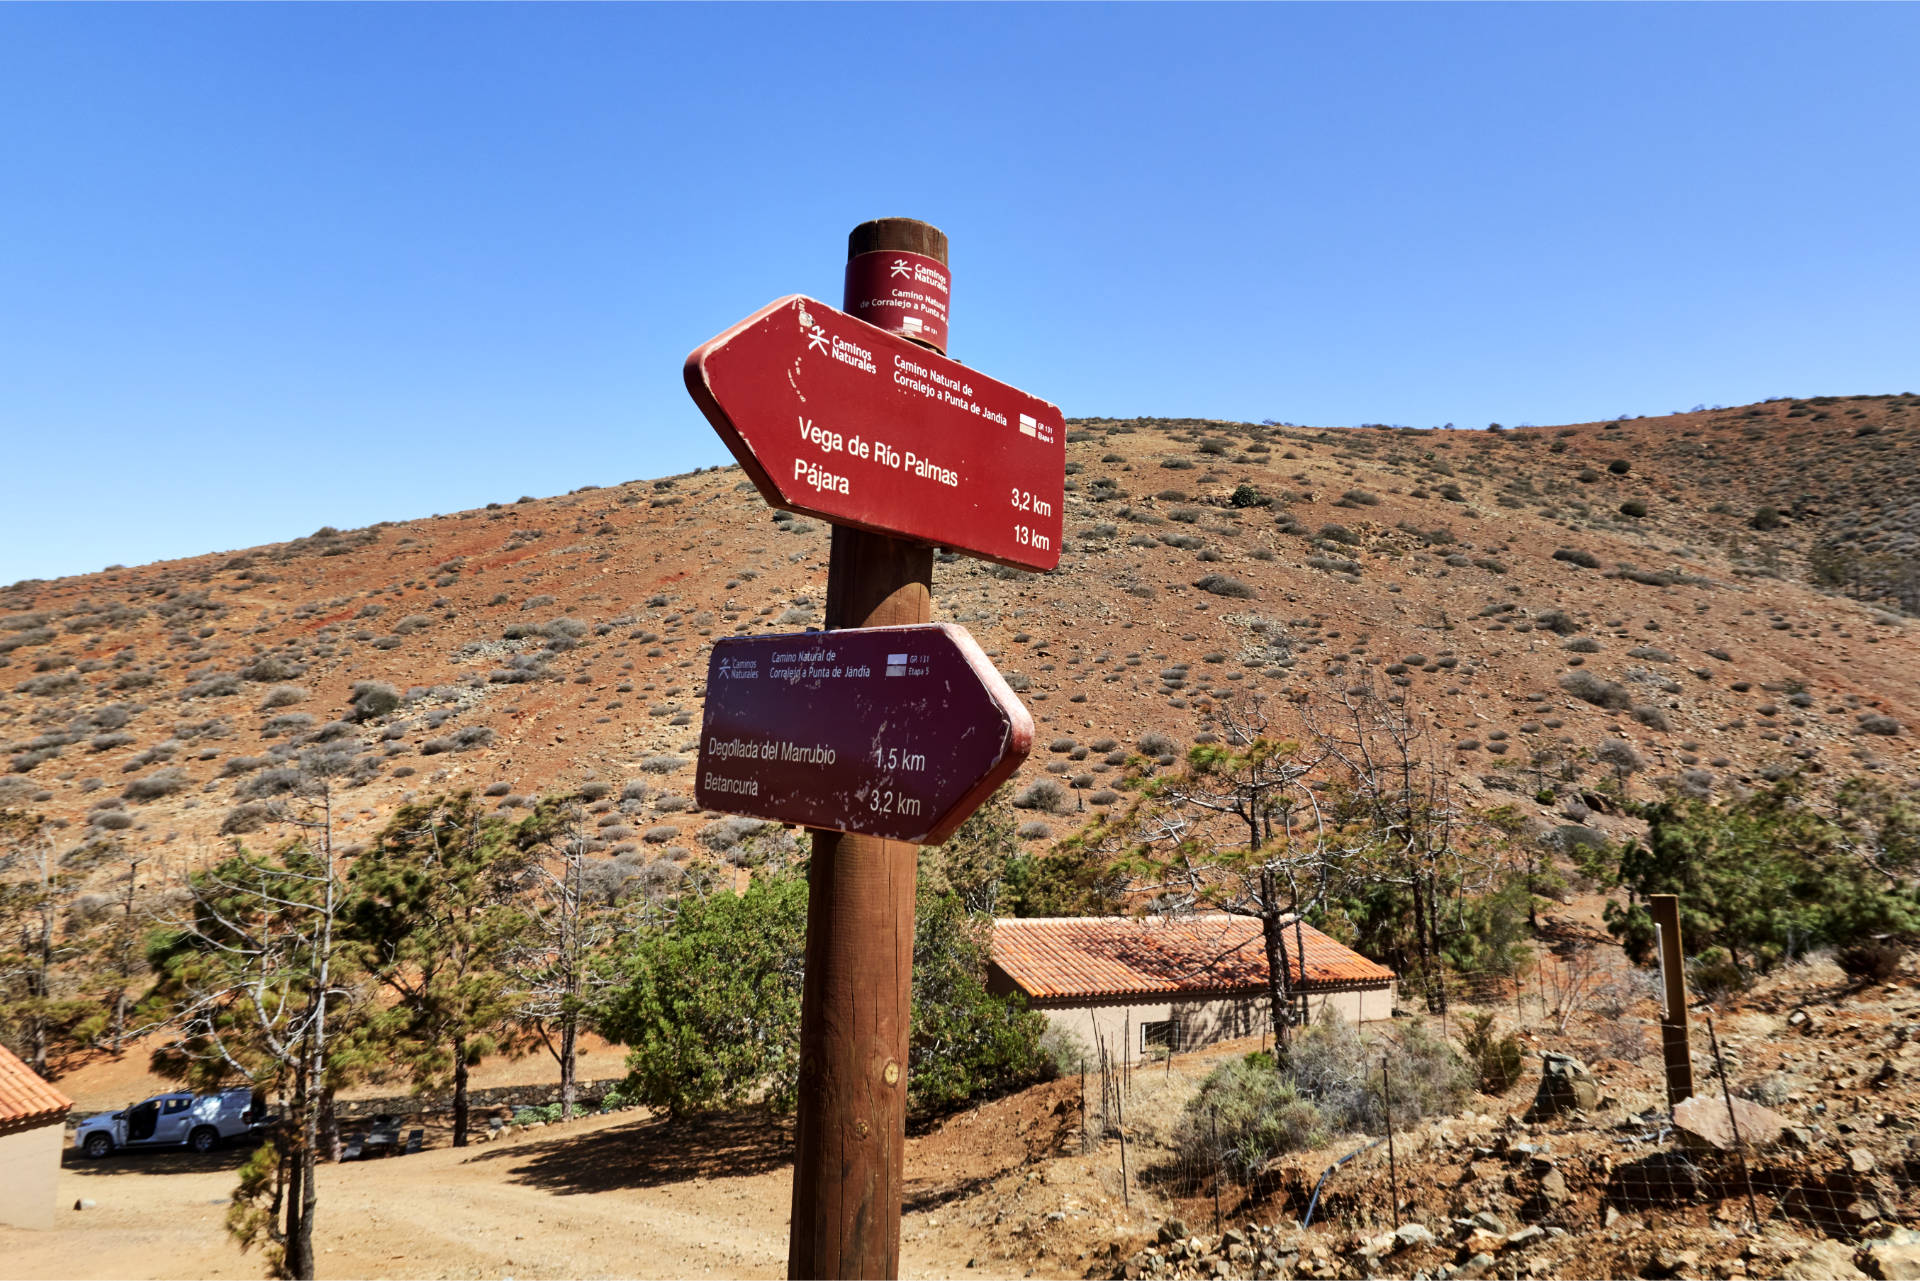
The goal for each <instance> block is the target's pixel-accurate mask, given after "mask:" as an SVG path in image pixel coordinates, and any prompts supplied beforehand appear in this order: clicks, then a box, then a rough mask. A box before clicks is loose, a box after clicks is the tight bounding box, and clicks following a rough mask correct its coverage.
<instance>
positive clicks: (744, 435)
mask: <svg viewBox="0 0 1920 1281" xmlns="http://www.w3.org/2000/svg"><path fill="white" fill-rule="evenodd" d="M950 293H951V280H950V277H949V275H948V266H947V238H946V236H945V234H944V233H942V232H941V231H939V230H938V229H937V228H935V227H932V226H929V225H928V224H926V223H923V222H917V221H915V220H913V219H910V218H882V219H879V220H877V221H874V222H866V223H862V224H860V225H859V226H858V227H855V228H854V229H853V233H852V235H851V236H849V237H848V242H847V273H846V297H845V310H844V311H842V310H836V309H835V308H832V307H828V306H826V305H824V304H822V303H819V302H816V301H814V300H812V299H808V298H803V297H799V296H797V295H794V296H788V297H785V298H781V299H778V300H776V301H775V302H773V303H770V304H769V305H767V306H766V307H763V308H762V309H761V310H759V311H757V312H755V313H754V314H753V315H751V316H749V317H747V318H746V319H745V320H743V321H741V322H740V323H739V324H737V325H735V326H734V327H733V328H731V329H729V330H727V331H726V332H725V333H723V334H721V335H719V336H718V337H716V338H714V339H713V340H711V341H710V342H707V343H705V344H703V345H702V346H701V347H699V348H698V349H696V350H695V351H694V352H693V354H692V355H690V356H689V357H687V362H686V370H685V374H686V382H687V390H688V391H689V392H690V393H691V394H692V396H693V399H694V401H695V403H697V404H698V405H699V406H700V408H701V410H702V412H704V413H705V414H706V416H707V420H708V421H709V422H711V423H712V424H713V427H714V430H715V431H717V432H719V434H720V437H721V439H722V440H724V441H726V443H727V447H728V448H729V449H731V450H732V451H733V453H734V456H735V457H736V458H738V459H739V460H740V464H741V466H742V467H744V468H745V469H746V471H747V474H748V475H749V476H750V477H752V479H753V481H754V484H755V485H756V486H758V488H759V490H760V492H761V494H762V495H763V496H764V497H765V498H766V499H767V501H768V502H769V503H772V504H774V505H775V506H778V507H785V508H788V509H790V510H793V511H799V512H805V513H808V514H810V515H815V516H819V517H821V518H823V519H825V520H829V521H832V522H833V544H832V551H831V555H830V559H829V562H828V569H827V618H826V625H827V629H828V630H827V632H826V633H815V634H802V635H799V636H766V637H754V638H751V639H745V640H726V641H722V642H720V643H719V644H717V645H715V647H714V652H713V656H712V659H711V660H710V666H709V669H708V683H707V704H706V716H705V719H704V721H703V723H702V726H701V735H700V761H699V765H698V770H699V779H698V784H697V788H698V794H699V797H700V802H701V804H702V805H704V806H706V807H708V808H711V809H718V810H728V811H732V812H736V813H744V814H752V815H755V816H758V817H765V818H772V819H777V820H780V821H783V822H800V823H805V824H808V825H809V826H812V827H813V828H814V832H813V858H812V861H811V863H810V865H809V870H808V875H807V886H808V900H807V952H806V980H805V986H804V988H803V990H802V996H801V1013H800V1097H799V1117H798V1125H797V1127H796V1151H795V1160H794V1170H793V1219H792V1224H791V1228H790V1231H791V1238H790V1243H789V1246H788V1252H787V1274H788V1276H790V1277H809V1278H810V1277H893V1276H897V1275H899V1270H900V1189H901V1180H902V1175H903V1162H904V1156H905V1147H906V1104H907V1037H908V1011H909V1006H910V1000H911V985H912V967H913V900H914V881H915V877H916V874H917V870H918V869H917V856H918V851H917V849H916V846H915V843H916V842H918V843H931V842H937V841H940V840H944V839H945V838H946V836H947V835H948V834H950V833H951V832H952V831H953V829H954V828H956V827H958V826H959V824H960V823H961V822H962V821H964V820H965V818H966V817H967V815H968V814H969V813H971V812H972V811H973V809H974V808H976V807H977V806H978V805H979V804H980V802H981V801H983V800H985V799H986V797H987V796H988V795H989V794H990V793H991V792H992V790H993V788H994V787H996V786H998V785H999V783H1001V782H1003V781H1004V780H1005V779H1006V778H1008V777H1009V776H1011V775H1012V773H1013V772H1014V770H1016V769H1017V768H1018V767H1019V765H1020V762H1021V761H1022V760H1024V759H1025V758H1026V754H1027V751H1028V749H1029V748H1030V747H1031V744H1032V740H1033V722H1032V719H1031V718H1030V717H1029V716H1028V714H1027V711H1026V709H1025V708H1024V707H1022V706H1021V705H1020V702H1019V700H1018V699H1016V698H1014V696H1013V694H1012V691H1011V690H1009V689H1007V687H1006V683H1005V682H1004V681H1002V680H1001V679H1000V677H999V674H998V673H997V672H995V671H994V670H993V668H992V666H991V665H990V664H989V663H987V661H986V657H985V655H983V654H981V653H980V651H979V648H978V647H977V646H975V645H974V644H973V641H972V639H971V638H970V637H968V636H967V635H966V633H965V632H964V631H962V630H961V629H959V628H957V627H933V626H930V625H928V624H929V623H930V620H931V618H932V606H933V550H934V548H935V547H936V546H944V547H949V548H952V549H954V550H958V551H965V552H968V553H970V554H972V555H975V556H981V557H985V558H987V559H991V560H997V561H1000V562H1003V563H1005V564H1009V565H1017V566H1020V567H1023V568H1028V569H1038V570H1046V569H1052V568H1053V567H1054V566H1055V565H1057V564H1058V563H1059V559H1060V541H1061V517H1062V509H1063V507H1064V499H1065V481H1066V430H1065V424H1064V422H1063V420H1062V419H1061V416H1060V411H1059V410H1058V409H1057V408H1055V407H1054V406H1053V405H1050V404H1048V403H1047V402H1046V401H1043V400H1039V399H1037V398H1035V397H1033V396H1029V395H1027V394H1026V393H1025V392H1022V391H1019V390H1017V389H1016V388H1013V387H1009V386H1007V385H1006V384H1004V383H1000V382H996V381H994V380H993V379H991V378H987V377H985V376H983V375H981V374H979V373H978V372H977V371H974V370H971V369H968V368H967V367H966V366H964V365H961V364H959V363H958V362H957V361H953V360H949V359H947V358H946V334H947V322H948V300H949V297H950ZM850 629H863V630H860V631H854V632H851V634H847V633H849V631H850ZM896 660H897V661H896Z"/></svg>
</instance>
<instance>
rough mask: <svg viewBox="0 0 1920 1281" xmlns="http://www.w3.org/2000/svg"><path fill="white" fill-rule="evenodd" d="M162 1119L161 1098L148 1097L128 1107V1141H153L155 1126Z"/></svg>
mask: <svg viewBox="0 0 1920 1281" xmlns="http://www.w3.org/2000/svg"><path fill="white" fill-rule="evenodd" d="M159 1120H160V1100H159V1099H148V1100H147V1101H146V1102H145V1103H137V1104H135V1105H134V1106H133V1107H130V1108H128V1109H127V1142H128V1143H129V1144H132V1143H151V1142H153V1131H154V1127H155V1126H156V1125H157V1124H158V1123H159Z"/></svg>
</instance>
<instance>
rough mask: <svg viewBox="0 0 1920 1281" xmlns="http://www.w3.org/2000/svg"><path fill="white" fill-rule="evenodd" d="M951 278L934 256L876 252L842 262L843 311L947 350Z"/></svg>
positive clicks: (887, 329) (870, 323) (856, 317)
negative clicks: (844, 281) (844, 273)
mask: <svg viewBox="0 0 1920 1281" xmlns="http://www.w3.org/2000/svg"><path fill="white" fill-rule="evenodd" d="M952 296H953V278H952V277H951V276H950V275H948V273H947V267H946V264H945V263H943V262H941V261H940V260H939V259H938V258H929V257H927V256H926V255H925V254H916V253H909V252H907V251H905V250H892V251H889V250H876V251H875V252H873V253H865V254H858V255H856V256H855V257H853V258H851V259H849V260H848V261H847V294H846V301H847V311H848V312H849V313H851V314H852V315H853V317H854V319H856V320H864V321H866V322H867V323H868V324H869V325H873V326H875V327H877V328H880V329H884V330H886V331H887V332H889V333H895V334H899V335H900V336H901V337H903V338H917V339H919V340H920V341H922V342H927V343H932V344H933V345H934V346H935V347H938V348H939V349H940V350H941V351H945V350H946V349H947V306H948V303H949V301H950V299H951V298H952Z"/></svg>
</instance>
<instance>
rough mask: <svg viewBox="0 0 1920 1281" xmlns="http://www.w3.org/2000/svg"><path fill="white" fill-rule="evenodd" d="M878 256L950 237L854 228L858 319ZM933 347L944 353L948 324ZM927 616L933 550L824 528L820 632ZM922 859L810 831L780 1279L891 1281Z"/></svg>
mask: <svg viewBox="0 0 1920 1281" xmlns="http://www.w3.org/2000/svg"><path fill="white" fill-rule="evenodd" d="M885 250H900V251H905V252H907V253H910V254H913V255H916V256H924V257H926V258H930V259H934V260H936V261H937V262H938V263H939V264H940V266H941V267H942V268H943V269H944V268H945V267H946V266H947V238H946V235H945V234H944V233H942V232H940V231H938V230H936V229H935V228H933V227H930V226H928V225H927V224H926V223H923V222H915V221H913V220H911V219H907V218H885V219H880V220H878V221H875V222H865V223H861V224H860V225H859V226H858V227H855V228H854V229H853V234H852V235H851V236H849V237H848V239H847V262H848V267H849V270H848V276H847V294H846V299H845V307H846V311H847V312H848V314H850V315H855V316H858V315H860V313H861V310H862V308H861V304H862V303H863V302H871V301H872V299H870V298H867V297H866V296H865V294H866V293H869V292H871V290H870V288H869V287H868V286H867V285H866V282H865V281H864V280H863V279H859V278H857V277H856V273H855V271H854V266H855V263H856V260H858V259H859V258H860V256H861V255H862V254H870V253H875V252H879V251H885ZM856 290H859V291H861V292H860V294H859V296H856ZM867 310H869V311H870V310H871V308H867ZM862 318H863V319H864V318H867V317H862ZM941 338H942V342H941V345H940V348H938V349H939V350H941V351H942V353H943V354H944V349H945V342H944V338H945V330H944V327H943V328H942V330H941ZM932 617H933V548H932V547H931V546H930V545H927V544H924V543H911V542H907V541H905V540H904V539H899V538H890V537H888V536H887V535H885V534H876V533H869V532H868V531H866V530H862V529H854V528H852V527H851V526H847V525H835V526H834V527H833V548H832V552H831V555H830V557H829V560H828V563H827V612H826V624H827V628H828V629H829V630H835V629H839V628H843V627H890V626H898V625H901V624H910V623H925V622H928V621H929V620H931V619H932ZM918 861H919V849H918V847H916V846H913V845H909V844H907V843H905V842H904V841H889V840H883V839H881V838H879V837H874V836H859V835H855V834H853V833H851V832H823V831H816V832H814V833H813V858H812V861H811V863H810V864H809V867H808V872H807V953H806V955H807V960H806V966H807V968H806V982H805V986H804V988H803V989H802V993H801V1002H800V1099H799V1117H798V1124H797V1126H796V1144H795V1152H794V1162H793V1220H792V1224H791V1227H790V1229H789V1232H790V1234H791V1235H790V1237H789V1241H788V1246H787V1275H788V1276H789V1277H795V1278H810V1277H894V1276H898V1275H899V1274H900V1186H901V1182H902V1180H903V1178H904V1173H905V1161H906V1143H907V1037H908V1032H909V1027H908V1013H909V1010H910V1009H911V1003H912V985H913V899H914V884H915V879H916V877H917V875H918V872H919V867H918Z"/></svg>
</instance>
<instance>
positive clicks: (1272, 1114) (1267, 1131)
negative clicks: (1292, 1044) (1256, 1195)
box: [1173, 1054, 1328, 1183]
mask: <svg viewBox="0 0 1920 1281" xmlns="http://www.w3.org/2000/svg"><path fill="white" fill-rule="evenodd" d="M1327 1138H1328V1133H1327V1123H1326V1119H1325V1118H1324V1117H1323V1116H1321V1114H1320V1109H1319V1108H1317V1107H1315V1106H1314V1105H1313V1104H1312V1103H1310V1102H1309V1101H1307V1100H1306V1099H1304V1098H1302V1097H1301V1095H1300V1089H1299V1087H1298V1086H1296V1085H1295V1084H1294V1083H1293V1081H1292V1080H1290V1079H1288V1078H1287V1077H1285V1076H1282V1075H1281V1074H1280V1073H1278V1072H1276V1071H1275V1070H1274V1062H1273V1056H1272V1055H1269V1054H1249V1055H1247V1057H1245V1058H1244V1059H1233V1060H1230V1061H1229V1062H1226V1063H1223V1064H1221V1065H1220V1066H1219V1067H1217V1068H1215V1069H1214V1070H1213V1072H1212V1074H1210V1075H1209V1076H1208V1077H1207V1079H1206V1081H1205V1083H1204V1084H1202V1085H1201V1087H1200V1091H1199V1093H1197V1094H1195V1095H1194V1096H1193V1097H1192V1098H1191V1099H1189V1100H1188V1101H1187V1106H1186V1109H1185V1110H1184V1111H1183V1112H1182V1113H1181V1115H1180V1120H1179V1122H1178V1124H1177V1125H1176V1126H1175V1127H1174V1133H1173V1146H1174V1150H1175V1151H1176V1152H1178V1153H1179V1154H1180V1158H1181V1162H1182V1164H1184V1165H1186V1166H1187V1167H1188V1168H1190V1169H1208V1168H1214V1169H1219V1170H1221V1171H1223V1172H1224V1173H1226V1174H1227V1175H1228V1176H1229V1177H1231V1178H1233V1179H1235V1180H1237V1181H1239V1182H1241V1183H1247V1182H1251V1181H1252V1179H1253V1178H1254V1176H1255V1175H1257V1174H1259V1173H1260V1171H1261V1170H1262V1169H1264V1168H1265V1167H1266V1164H1267V1162H1269V1161H1271V1160H1272V1159H1273V1158H1274V1157H1276V1156H1279V1155H1281V1154H1282V1153H1286V1152H1300V1151H1304V1150H1307V1149H1310V1148H1316V1147H1319V1146H1320V1145H1321V1144H1323V1143H1325V1142H1326V1141H1327Z"/></svg>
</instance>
